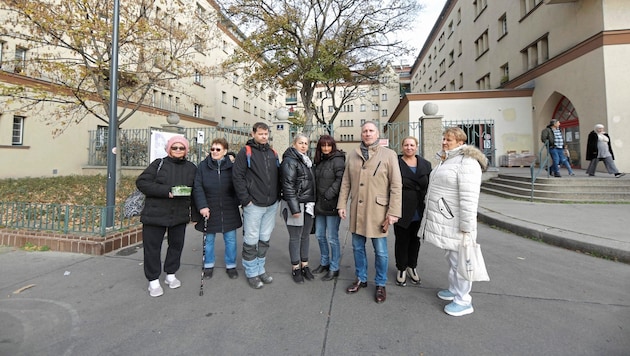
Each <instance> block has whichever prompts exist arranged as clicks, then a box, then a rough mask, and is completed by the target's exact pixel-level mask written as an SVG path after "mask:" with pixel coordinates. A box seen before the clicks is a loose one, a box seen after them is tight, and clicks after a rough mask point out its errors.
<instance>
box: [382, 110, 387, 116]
mask: <svg viewBox="0 0 630 356" xmlns="http://www.w3.org/2000/svg"><path fill="white" fill-rule="evenodd" d="M381 116H382V117H387V109H383V110H381Z"/></svg>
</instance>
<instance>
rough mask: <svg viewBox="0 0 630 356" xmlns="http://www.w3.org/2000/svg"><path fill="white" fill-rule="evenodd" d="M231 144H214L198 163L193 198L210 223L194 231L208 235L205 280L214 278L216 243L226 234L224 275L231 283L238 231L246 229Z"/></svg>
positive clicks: (219, 140)
mask: <svg viewBox="0 0 630 356" xmlns="http://www.w3.org/2000/svg"><path fill="white" fill-rule="evenodd" d="M227 153H228V143H227V141H226V140H225V139H224V138H217V139H214V140H213V141H212V144H211V147H210V154H209V155H208V157H206V159H204V160H203V161H201V163H199V167H198V169H197V175H196V177H195V184H194V186H193V198H194V201H195V205H196V206H197V208H198V209H199V213H200V214H201V216H203V217H204V218H205V219H208V223H207V226H205V223H204V222H203V221H199V222H197V224H196V225H195V228H196V229H197V230H199V231H204V227H205V233H206V245H205V246H204V248H205V259H204V262H203V275H204V278H212V272H213V271H214V260H215V257H214V255H215V254H214V239H215V237H216V235H217V234H218V233H222V234H223V241H224V242H225V254H224V256H225V272H226V273H227V275H228V277H230V278H231V279H236V278H238V272H237V271H236V229H238V228H239V227H241V226H242V225H243V222H242V221H241V214H240V211H239V209H238V206H239V201H238V199H237V198H236V191H235V190H234V185H233V184H232V167H233V164H232V160H231V159H230V158H229V156H227Z"/></svg>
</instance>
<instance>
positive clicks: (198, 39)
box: [193, 36, 203, 53]
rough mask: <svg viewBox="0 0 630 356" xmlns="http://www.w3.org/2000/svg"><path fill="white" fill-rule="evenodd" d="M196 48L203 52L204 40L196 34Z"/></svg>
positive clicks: (194, 45)
mask: <svg viewBox="0 0 630 356" xmlns="http://www.w3.org/2000/svg"><path fill="white" fill-rule="evenodd" d="M193 47H194V48H195V50H196V51H197V52H199V53H203V40H202V39H201V37H199V36H195V43H194V44H193Z"/></svg>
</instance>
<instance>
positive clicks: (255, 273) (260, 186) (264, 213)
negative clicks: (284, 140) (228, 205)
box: [232, 122, 280, 289]
mask: <svg viewBox="0 0 630 356" xmlns="http://www.w3.org/2000/svg"><path fill="white" fill-rule="evenodd" d="M248 147H249V148H248ZM279 168H280V164H279V161H278V156H277V153H276V151H275V150H273V149H272V148H271V147H270V146H269V126H268V125H267V124H265V123H264V122H257V123H255V124H254V126H253V127H252V138H251V139H250V140H249V141H247V143H246V147H243V148H242V149H241V150H240V151H239V152H238V154H237V155H236V160H235V161H234V168H233V169H232V177H233V182H234V189H235V190H236V195H237V197H238V200H239V201H240V203H241V206H242V208H243V257H242V262H243V268H244V269H245V276H246V277H247V281H248V283H249V286H250V287H252V288H254V289H259V288H262V287H263V284H269V283H271V282H272V281H273V278H272V277H271V276H270V275H269V274H268V273H267V272H266V271H265V261H266V256H267V249H269V240H270V238H271V232H272V231H273V228H274V226H275V221H276V213H277V211H278V201H279V200H280V170H279Z"/></svg>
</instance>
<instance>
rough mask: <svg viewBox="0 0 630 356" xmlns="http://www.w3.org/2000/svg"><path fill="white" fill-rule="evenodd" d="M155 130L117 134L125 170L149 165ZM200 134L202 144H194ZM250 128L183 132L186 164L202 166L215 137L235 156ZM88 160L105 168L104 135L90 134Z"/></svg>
mask: <svg viewBox="0 0 630 356" xmlns="http://www.w3.org/2000/svg"><path fill="white" fill-rule="evenodd" d="M156 130H158V131H159V130H160V129H158V128H146V129H124V130H120V131H119V134H120V147H119V150H118V153H119V154H120V160H121V165H122V166H124V167H146V166H148V165H149V163H150V162H149V156H150V155H149V152H150V149H151V147H150V145H151V131H156ZM199 132H203V137H204V142H200V143H198V142H197V137H199ZM250 133H251V127H201V128H186V129H184V132H183V135H184V136H186V138H188V140H189V141H190V150H189V151H188V160H190V161H191V162H194V163H199V162H201V161H202V160H203V159H204V158H206V156H207V152H206V150H207V149H208V148H209V146H210V143H211V142H212V140H214V139H215V138H217V137H223V138H225V139H226V140H227V142H228V145H229V150H230V151H233V152H238V151H239V150H240V149H241V147H243V146H245V143H246V142H247V140H248V139H249V138H250V137H251V136H250ZM89 134H90V142H89V157H88V164H89V165H90V166H106V165H107V142H108V141H107V131H101V130H93V131H90V132H89Z"/></svg>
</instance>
